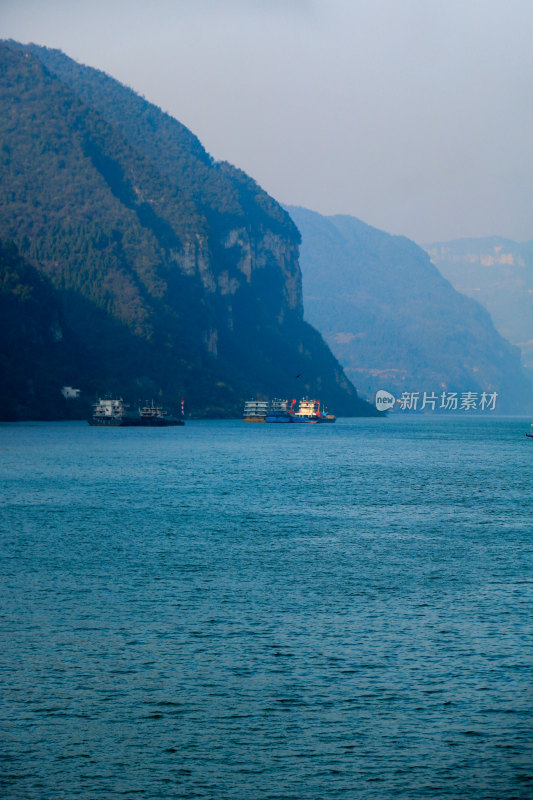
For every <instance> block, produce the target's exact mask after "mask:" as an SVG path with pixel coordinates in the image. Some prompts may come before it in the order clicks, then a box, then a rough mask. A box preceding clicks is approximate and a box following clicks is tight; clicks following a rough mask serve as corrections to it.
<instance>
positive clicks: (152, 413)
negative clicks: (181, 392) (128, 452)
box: [87, 397, 185, 428]
mask: <svg viewBox="0 0 533 800" xmlns="http://www.w3.org/2000/svg"><path fill="white" fill-rule="evenodd" d="M182 417H183V404H182ZM87 421H88V423H89V425H95V426H104V427H118V428H168V427H169V426H171V425H185V422H184V420H183V419H182V418H179V417H173V416H171V415H170V414H169V413H168V411H165V410H164V409H163V408H162V407H161V406H156V405H154V401H153V400H152V404H151V405H146V406H143V408H140V409H139V410H138V412H137V413H132V412H130V411H129V408H128V406H127V405H126V403H124V400H123V399H122V398H121V397H120V398H103V399H102V398H101V399H99V400H98V402H97V403H94V405H93V415H92V417H91V418H90V419H89V420H87Z"/></svg>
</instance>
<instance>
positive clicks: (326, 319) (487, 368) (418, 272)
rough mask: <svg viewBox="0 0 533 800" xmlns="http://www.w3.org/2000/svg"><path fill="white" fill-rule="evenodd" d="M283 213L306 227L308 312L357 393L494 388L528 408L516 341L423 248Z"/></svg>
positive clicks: (354, 225) (305, 213)
mask: <svg viewBox="0 0 533 800" xmlns="http://www.w3.org/2000/svg"><path fill="white" fill-rule="evenodd" d="M287 210H288V211H289V213H290V214H291V217H292V218H293V220H294V221H295V223H296V224H297V226H298V228H299V230H300V232H301V234H302V245H301V255H300V263H301V267H302V274H303V287H304V306H305V315H306V319H308V320H309V322H311V324H313V325H315V326H317V327H318V328H319V329H320V330H321V331H322V333H323V335H324V338H325V339H326V341H327V342H328V344H329V345H330V347H331V349H332V350H333V352H334V354H335V355H336V356H337V358H338V359H339V361H340V362H341V364H342V365H343V366H344V368H345V371H346V374H347V375H348V377H349V378H350V379H351V380H352V381H353V382H354V384H355V385H356V386H357V387H358V389H359V391H360V392H362V393H363V395H365V396H367V397H371V396H372V395H373V393H374V392H376V391H377V390H378V389H385V390H389V391H390V392H392V393H393V394H395V395H396V396H398V395H399V394H400V393H401V392H402V391H409V392H411V391H420V392H421V393H422V392H423V391H428V392H433V391H434V392H436V393H439V392H441V391H442V390H449V391H457V392H468V391H472V392H483V391H486V392H492V391H497V392H498V393H499V396H500V397H499V409H500V410H502V411H503V410H507V411H510V410H514V411H517V410H523V409H524V406H525V404H526V403H527V400H528V396H529V394H530V388H529V384H528V382H527V380H526V377H525V375H524V372H523V370H522V368H521V365H520V352H519V350H518V348H516V347H513V346H512V345H511V344H510V343H509V342H507V341H506V340H505V339H504V338H503V337H502V336H501V335H500V334H499V333H498V332H497V331H496V330H495V328H494V325H493V324H492V321H491V319H490V316H489V314H488V313H487V311H486V310H485V309H484V308H482V307H481V306H480V305H479V303H477V302H475V301H473V300H471V299H470V298H467V297H464V296H463V295H462V294H460V293H459V292H457V291H456V290H455V289H454V288H453V287H452V285H451V284H450V283H449V282H448V281H447V280H446V279H445V278H443V277H442V276H441V275H440V273H439V271H438V270H437V268H436V267H435V266H434V265H433V264H432V263H431V261H430V259H429V256H428V255H427V253H426V252H425V251H424V250H423V249H422V248H421V247H419V246H418V245H416V244H415V243H414V242H412V241H410V240H409V239H406V238H405V237H403V236H391V235H389V234H387V233H384V232H383V231H380V230H377V229H376V228H372V227H371V226H369V225H366V224H365V223H364V222H361V221H360V220H358V219H355V218H354V217H349V216H333V217H324V216H322V215H320V214H317V213H315V212H313V211H309V210H306V209H303V208H296V207H293V206H289V207H287Z"/></svg>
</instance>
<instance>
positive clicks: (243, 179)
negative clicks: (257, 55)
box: [0, 42, 375, 417]
mask: <svg viewBox="0 0 533 800" xmlns="http://www.w3.org/2000/svg"><path fill="white" fill-rule="evenodd" d="M0 60H1V64H2V70H1V78H0V82H1V103H0V111H1V112H2V113H1V114H0V142H1V144H0V182H1V186H2V192H3V201H2V204H1V207H0V237H1V238H2V239H3V240H4V241H8V240H12V241H13V242H14V244H15V246H16V247H17V248H18V251H19V252H20V256H21V257H22V258H23V259H25V260H26V261H27V262H29V263H30V264H31V265H33V266H34V267H36V268H37V269H38V270H39V272H41V273H43V274H44V275H46V276H47V278H48V279H49V283H50V287H51V289H52V290H53V292H54V293H55V295H54V296H55V301H57V303H58V309H59V310H60V314H61V318H62V320H63V325H64V326H65V330H67V329H68V331H70V332H71V333H72V337H73V338H72V341H73V342H78V345H79V346H80V348H81V349H80V350H79V356H80V359H82V360H83V367H84V368H83V369H79V370H76V369H74V368H73V366H72V362H71V361H69V360H67V361H65V362H64V363H63V364H62V365H58V364H57V363H54V365H52V366H51V369H53V372H54V380H55V382H56V384H57V390H58V389H59V386H60V385H61V383H65V384H71V383H72V381H73V379H72V373H73V372H74V373H75V375H76V380H77V381H79V384H80V387H81V388H82V390H83V393H84V395H85V396H86V397H89V395H91V396H94V394H95V393H101V392H104V391H110V392H113V393H122V394H127V395H129V396H130V397H132V398H140V397H146V398H150V397H151V396H154V395H155V396H158V397H161V398H162V399H163V400H164V401H168V402H174V403H175V402H176V401H177V398H178V396H180V395H181V394H184V395H185V396H186V401H187V404H188V408H189V409H190V410H192V411H193V412H194V413H196V414H197V415H199V416H202V415H204V416H205V415H209V416H228V415H229V416H236V415H238V414H240V412H241V409H242V402H243V400H244V399H245V398H246V397H248V396H250V395H252V396H255V394H256V393H260V394H262V395H269V394H270V395H272V394H274V395H279V394H280V393H287V394H291V395H293V396H297V395H298V394H306V393H308V394H316V395H319V396H321V397H322V399H323V400H324V401H325V402H326V403H328V405H329V406H330V407H331V408H332V409H333V410H335V411H337V413H339V414H348V415H351V414H374V413H375V409H373V408H372V407H371V406H369V405H368V404H366V403H364V402H363V401H361V400H360V399H359V398H358V396H357V393H356V391H355V389H354V387H353V386H352V385H351V384H350V382H349V381H348V380H347V379H346V377H345V375H344V373H343V371H342V368H341V367H340V365H339V364H338V362H337V361H336V360H335V358H334V357H333V356H332V354H331V352H330V351H329V349H328V348H327V346H326V345H325V343H324V342H323V340H322V338H321V336H320V334H319V333H318V332H317V331H316V330H314V329H313V328H311V326H310V325H308V324H307V323H306V322H304V320H303V306H302V290H301V273H300V268H299V263H298V248H299V233H298V231H297V229H296V227H295V225H294V223H293V222H292V220H291V219H290V217H289V215H288V214H287V213H286V212H285V211H284V210H283V209H282V208H281V207H280V206H279V204H278V203H276V201H275V200H273V199H272V198H271V197H269V196H268V195H267V194H266V193H265V192H264V191H263V190H262V189H261V188H260V187H259V186H257V184H256V183H255V182H254V181H253V180H252V179H251V178H249V177H248V176H247V175H245V173H243V172H241V171H240V170H238V169H236V168H234V167H231V166H230V165H228V164H218V163H215V162H214V161H213V160H212V159H211V157H210V156H209V155H208V154H207V153H206V152H205V150H204V149H203V147H202V146H201V144H200V142H199V141H198V139H197V138H196V137H195V136H194V135H193V134H192V133H191V132H190V131H188V130H187V129H186V128H185V127H184V126H183V125H181V124H180V123H179V122H177V121H176V120H173V119H172V118H171V117H169V116H168V115H166V114H164V113H163V112H162V111H160V110H159V109H157V108H156V107H155V106H152V105H151V104H149V103H147V102H146V101H145V100H143V99H142V98H140V97H139V96H138V95H135V93H134V92H132V91H131V90H129V89H127V88H126V87H124V86H122V85H121V84H119V83H118V82H116V81H114V80H113V79H112V78H109V77H108V76H106V75H104V74H103V73H101V72H98V71H97V70H93V69H91V68H88V67H83V66H81V65H79V64H76V63H75V62H73V61H72V60H71V59H69V58H68V57H66V56H64V55H63V54H61V53H59V52H58V51H51V50H48V49H46V48H41V47H37V46H34V45H30V46H22V45H19V44H17V43H15V42H7V43H6V42H4V43H1V44H0ZM55 301H54V302H55ZM82 344H83V347H81V346H82ZM45 353H46V351H45ZM296 376H299V377H298V378H297V377H296ZM30 385H31V376H27V380H26V387H27V390H26V395H28V392H30V389H29V387H30ZM47 387H48V388H47V389H46V391H51V389H50V385H49V384H47ZM41 391H45V388H44V386H43V387H41ZM30 394H31V392H30ZM35 395H36V396H35V402H34V403H33V405H32V404H30V406H31V409H30V410H28V409H29V406H28V397H27V396H21V397H19V398H18V401H17V403H15V406H16V408H18V409H19V411H18V412H16V411H15V412H14V414H15V417H16V415H17V413H18V414H20V415H21V416H28V414H29V415H31V414H35V413H37V414H38V409H39V400H38V395H39V392H36V393H35ZM58 402H59V401H58ZM42 403H43V404H45V403H46V404H47V406H48V407H50V408H51V407H52V406H53V401H52V399H51V398H48V397H47V398H46V399H44V398H42ZM57 409H58V410H57V413H58V414H59V415H61V414H62V410H61V409H62V406H61V402H59V405H58V406H57ZM1 413H4V412H2V410H1V409H0V414H1ZM10 413H11V412H10Z"/></svg>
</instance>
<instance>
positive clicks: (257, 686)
mask: <svg viewBox="0 0 533 800" xmlns="http://www.w3.org/2000/svg"><path fill="white" fill-rule="evenodd" d="M528 428H529V423H528V422H527V421H526V420H517V419H507V420H506V419H495V418H490V417H489V416H486V417H484V418H479V417H478V418H459V417H456V418H453V417H447V418H443V417H439V418H436V417H434V418H431V417H426V418H412V417H411V418H409V417H401V418H400V417H398V416H396V417H391V418H389V419H379V420H339V421H338V422H337V423H336V424H335V425H322V426H305V425H294V426H285V425H246V424H244V423H242V422H240V421H216V422H215V421H212V422H207V421H199V422H189V423H187V425H186V426H185V427H184V428H169V429H163V430H158V429H135V428H129V429H102V428H91V427H89V426H88V425H87V424H86V423H81V422H79V423H78V422H74V423H72V422H70V423H19V424H5V425H1V426H0V447H1V463H0V475H1V485H2V506H1V517H0V534H1V539H0V542H1V549H0V553H1V561H0V570H1V583H0V614H1V619H0V683H1V693H0V735H1V742H0V764H1V767H0V769H1V772H0V795H1V796H2V797H3V798H20V799H21V800H22V799H23V800H33V799H34V798H50V800H60V798H65V799H66V798H68V799H69V800H70V799H71V798H82V799H83V800H93V799H95V798H96V799H97V800H102V799H105V800H107V799H108V798H109V799H111V798H113V800H114V799H115V798H124V797H125V798H130V797H131V798H147V800H155V799H156V798H165V800H168V799H169V798H210V799H211V798H212V800H267V799H268V800H291V799H292V798H294V800H308V799H309V800H311V799H312V800H334V799H335V800H337V799H339V800H340V798H342V799H343V800H346V798H348V799H350V800H351V798H361V800H367V799H368V800H370V799H371V798H372V799H374V798H379V800H390V798H395V800H396V799H397V798H406V800H416V799H417V798H438V799H439V800H441V798H461V799H463V798H475V799H476V800H489V799H491V800H511V798H519V799H520V800H526V798H531V797H532V796H533V765H532V752H531V740H532V737H531V734H532V728H533V726H532V713H531V709H532V705H533V693H532V681H531V679H532V648H531V645H532V636H531V633H532V630H531V611H532V602H531V601H532V573H531V567H532V551H533V542H532V533H533V525H532V520H531V500H532V497H533V440H528V439H526V438H525V436H524V433H525V431H526V430H527V429H528Z"/></svg>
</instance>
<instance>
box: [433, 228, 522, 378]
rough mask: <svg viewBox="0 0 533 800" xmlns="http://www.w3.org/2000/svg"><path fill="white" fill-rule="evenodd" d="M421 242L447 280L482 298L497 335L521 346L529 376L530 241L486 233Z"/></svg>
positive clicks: (472, 295) (474, 296)
mask: <svg viewBox="0 0 533 800" xmlns="http://www.w3.org/2000/svg"><path fill="white" fill-rule="evenodd" d="M423 247H424V249H425V250H426V251H427V252H428V253H429V256H430V257H431V260H432V261H433V263H434V264H436V266H437V267H438V268H439V270H440V272H441V273H442V274H443V275H444V277H445V278H447V280H449V281H450V283H451V284H452V286H454V287H455V289H457V291H459V292H462V293H463V294H466V295H467V296H468V297H473V298H474V300H477V301H478V302H479V303H481V305H482V306H484V308H486V309H487V311H489V313H490V315H491V317H492V319H493V321H494V325H495V326H496V328H497V330H498V331H499V332H500V333H501V334H502V336H505V338H506V339H509V341H510V342H512V343H513V344H515V345H517V346H518V347H520V349H521V351H522V361H523V364H524V366H525V368H526V370H527V372H528V374H529V376H530V380H531V381H533V242H513V241H511V240H509V239H502V238H501V237H490V238H485V239H483V238H482V239H459V240H456V241H453V242H437V243H435V244H428V245H423Z"/></svg>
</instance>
